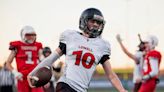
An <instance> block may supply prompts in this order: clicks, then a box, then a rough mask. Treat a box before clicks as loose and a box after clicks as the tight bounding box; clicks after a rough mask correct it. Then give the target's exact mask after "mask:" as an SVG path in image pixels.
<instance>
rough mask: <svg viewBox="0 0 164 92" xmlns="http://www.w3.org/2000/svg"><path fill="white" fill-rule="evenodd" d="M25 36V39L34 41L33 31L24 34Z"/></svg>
mask: <svg viewBox="0 0 164 92" xmlns="http://www.w3.org/2000/svg"><path fill="white" fill-rule="evenodd" d="M25 37H26V39H27V41H30V42H34V41H35V40H36V34H35V33H30V34H25Z"/></svg>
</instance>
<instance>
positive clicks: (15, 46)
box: [9, 41, 19, 50]
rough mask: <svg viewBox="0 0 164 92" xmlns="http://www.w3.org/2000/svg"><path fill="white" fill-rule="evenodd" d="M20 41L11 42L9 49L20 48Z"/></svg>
mask: <svg viewBox="0 0 164 92" xmlns="http://www.w3.org/2000/svg"><path fill="white" fill-rule="evenodd" d="M18 45H19V42H18V41H13V42H10V43H9V50H16V49H17V48H18Z"/></svg>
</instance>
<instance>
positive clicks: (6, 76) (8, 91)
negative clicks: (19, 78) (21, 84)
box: [0, 62, 15, 92]
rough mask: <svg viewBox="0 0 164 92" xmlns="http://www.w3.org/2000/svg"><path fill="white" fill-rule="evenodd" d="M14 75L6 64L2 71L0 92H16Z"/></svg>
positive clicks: (0, 74) (0, 72)
mask: <svg viewBox="0 0 164 92" xmlns="http://www.w3.org/2000/svg"><path fill="white" fill-rule="evenodd" d="M14 82H15V80H14V75H13V74H12V73H11V71H9V70H8V69H7V68H6V62H5V63H4V66H3V67H2V69H1V70H0V92H14V91H13V87H15V83H14Z"/></svg>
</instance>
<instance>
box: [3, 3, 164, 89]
mask: <svg viewBox="0 0 164 92" xmlns="http://www.w3.org/2000/svg"><path fill="white" fill-rule="evenodd" d="M163 5H164V0H60V1H59V0H0V43H1V45H0V51H1V52H0V66H2V65H3V63H4V62H5V60H6V59H7V57H8V55H9V53H10V51H9V50H8V47H9V42H10V41H13V40H20V30H21V28H22V27H23V26H25V25H31V26H33V27H34V29H35V30H36V32H37V40H38V41H40V42H42V43H43V45H44V46H49V47H51V49H52V50H53V49H55V48H56V47H57V46H58V40H59V35H60V33H61V32H63V31H64V30H67V29H77V30H79V29H78V26H79V17H80V15H81V13H82V11H83V10H85V9H86V8H89V7H95V8H98V9H100V10H101V11H102V13H103V15H104V18H105V20H106V24H105V28H104V31H103V34H102V37H103V38H105V39H106V40H108V41H109V42H110V44H111V49H112V54H111V60H110V61H111V64H112V68H113V69H114V71H115V72H116V73H117V75H118V76H119V78H120V79H121V81H122V82H123V85H124V86H125V87H126V88H127V89H129V90H131V89H132V85H133V84H132V71H133V67H134V62H133V61H132V60H131V59H129V58H128V57H127V56H126V55H125V54H124V53H123V52H122V50H121V48H120V46H119V44H118V42H117V41H116V37H115V36H116V34H118V33H119V34H120V35H121V37H122V38H123V41H124V44H125V46H127V47H128V49H129V50H130V51H131V52H132V53H135V51H136V50H137V49H138V48H137V45H138V44H139V39H138V36H137V34H138V33H140V34H141V37H145V36H146V35H148V34H154V35H156V36H157V37H158V38H159V45H158V46H157V50H159V51H160V52H161V53H162V55H164V49H163V47H164V42H163V41H162V39H164V36H163V34H164V32H163V30H164V17H163V16H164V11H163V10H164V6H163ZM163 60H164V59H162V62H161V66H160V79H161V82H160V83H159V84H158V89H157V90H163V89H162V88H164V62H163ZM60 61H63V62H64V57H61V58H60ZM13 66H14V67H16V65H15V62H13ZM106 80H107V79H106V77H105V75H104V71H103V69H102V67H101V65H99V66H98V67H97V70H96V72H95V74H94V77H93V80H92V81H91V84H90V89H89V92H96V91H98V92H106V90H112V89H113V88H112V86H111V84H110V83H108V81H106ZM163 91H164V90H163ZM112 92H114V90H112ZM159 92H160V91H159ZM161 92H162V91H161Z"/></svg>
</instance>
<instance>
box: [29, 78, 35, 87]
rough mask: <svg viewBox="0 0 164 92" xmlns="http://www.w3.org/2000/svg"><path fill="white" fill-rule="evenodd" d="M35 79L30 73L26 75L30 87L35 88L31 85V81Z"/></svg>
mask: <svg viewBox="0 0 164 92" xmlns="http://www.w3.org/2000/svg"><path fill="white" fill-rule="evenodd" d="M34 80H35V79H34V78H33V77H32V76H31V75H28V76H27V81H28V84H29V86H30V87H31V88H35V86H34V85H32V81H34Z"/></svg>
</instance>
